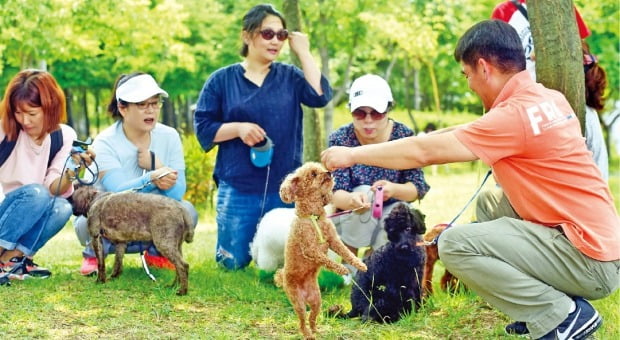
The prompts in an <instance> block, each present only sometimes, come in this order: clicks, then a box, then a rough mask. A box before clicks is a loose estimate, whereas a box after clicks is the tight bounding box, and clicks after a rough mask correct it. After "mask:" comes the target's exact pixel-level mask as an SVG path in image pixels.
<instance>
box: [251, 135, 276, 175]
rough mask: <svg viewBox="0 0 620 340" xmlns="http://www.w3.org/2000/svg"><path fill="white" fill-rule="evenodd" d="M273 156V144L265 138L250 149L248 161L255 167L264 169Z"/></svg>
mask: <svg viewBox="0 0 620 340" xmlns="http://www.w3.org/2000/svg"><path fill="white" fill-rule="evenodd" d="M272 156H273V142H272V141H271V139H270V138H269V137H267V136H265V139H264V140H263V141H262V142H260V143H257V144H255V145H254V146H253V147H252V148H250V160H251V161H252V164H254V166H255V167H258V168H264V167H266V166H267V165H269V164H270V163H271V157H272Z"/></svg>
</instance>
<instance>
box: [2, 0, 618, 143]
mask: <svg viewBox="0 0 620 340" xmlns="http://www.w3.org/2000/svg"><path fill="white" fill-rule="evenodd" d="M499 1H501V0H475V1H474V0H442V1H438V0H434V1H433V0H313V1H309V0H295V1H291V0H279V1H273V2H272V3H273V4H274V5H275V6H276V8H278V9H279V10H281V11H283V12H284V9H285V8H290V7H291V6H295V7H298V10H299V13H300V18H299V20H300V22H299V25H300V26H301V27H302V30H303V31H304V32H305V33H307V34H309V36H310V41H311V47H312V51H313V52H314V53H315V58H316V59H317V61H318V62H319V64H320V65H321V67H322V71H323V73H324V74H325V75H326V76H327V77H328V78H329V79H330V81H331V83H332V86H333V88H334V93H335V96H334V100H333V101H332V102H331V103H330V104H329V105H328V107H326V108H325V109H321V110H319V112H318V117H320V118H321V119H317V120H315V124H317V127H316V131H318V132H317V133H318V134H320V136H313V137H314V138H318V140H319V143H318V145H324V143H325V139H326V136H327V135H328V134H329V133H330V132H331V131H332V130H333V129H334V128H336V127H337V126H333V125H334V123H333V121H334V119H333V115H334V113H335V112H338V111H339V110H343V111H344V104H345V103H346V102H347V93H346V90H347V88H348V87H349V85H350V83H351V81H352V80H353V79H354V78H356V77H358V76H360V75H362V74H364V73H377V74H380V75H382V76H383V77H385V78H386V79H387V80H388V82H389V83H390V84H391V86H392V89H393V92H394V96H395V101H396V105H397V106H396V108H397V109H398V110H404V111H406V112H407V114H408V117H409V119H410V122H408V123H409V124H408V125H410V126H411V127H412V128H414V129H415V130H420V129H422V128H423V127H421V126H418V125H419V123H418V122H417V121H416V113H417V112H420V111H432V112H434V113H435V114H436V115H437V117H438V118H437V120H440V119H441V117H442V116H443V115H449V114H451V113H452V112H463V111H466V112H475V113H480V114H481V113H482V107H481V104H480V101H479V100H478V99H477V97H476V96H475V94H474V93H472V92H471V91H470V90H469V89H468V88H467V84H466V82H465V79H464V78H463V77H461V76H460V67H459V66H458V64H456V62H454V59H453V56H452V53H453V50H454V45H455V43H456V41H457V39H458V37H459V36H460V35H461V34H462V33H463V32H464V31H465V30H466V29H467V28H468V27H469V26H471V25H472V24H473V23H475V22H477V21H480V20H483V19H487V18H489V17H490V14H491V11H492V10H493V7H494V6H495V5H496V4H497V3H498V2H499ZM561 1H570V0H561ZM255 4H257V2H256V1H248V0H74V1H69V0H38V1H27V0H0V89H1V90H2V91H4V87H5V86H6V83H7V81H8V79H10V78H11V77H12V76H13V75H14V74H15V73H16V72H17V71H18V70H19V69H23V68H43V69H47V70H48V71H50V72H51V73H52V74H54V76H55V77H56V78H57V79H58V81H59V82H60V84H61V86H62V87H63V89H64V90H65V91H66V94H67V98H68V104H69V105H68V109H69V123H70V124H71V125H72V126H73V127H74V128H75V129H76V130H77V131H78V134H79V136H80V137H85V136H86V135H95V134H96V133H97V132H98V131H99V130H100V129H101V128H103V127H105V126H107V125H108V124H109V123H110V121H109V118H108V117H107V115H106V114H105V111H106V106H107V102H108V100H109V98H110V96H111V93H110V91H111V87H112V85H113V83H114V80H115V79H116V77H117V76H118V75H119V74H121V73H130V72H133V71H144V72H149V73H152V74H153V75H154V76H155V77H156V79H157V80H158V81H159V82H160V83H161V85H162V86H163V88H164V89H166V90H167V91H168V92H169V93H170V98H169V100H167V101H166V103H165V106H164V109H163V112H162V121H163V122H164V123H165V124H168V125H171V126H174V127H176V128H178V129H179V130H180V131H183V132H185V133H189V134H191V133H192V112H191V106H192V104H193V103H194V102H195V101H196V99H197V97H198V95H199V93H200V90H201V88H202V85H203V84H204V81H205V80H206V79H207V77H208V76H209V74H210V73H211V72H213V71H214V70H216V69H217V68H219V67H222V66H225V65H228V64H231V63H234V62H238V61H240V60H241V57H240V56H239V54H238V50H239V48H240V46H241V45H240V43H241V40H240V29H241V18H242V16H243V14H244V13H245V12H246V11H247V10H248V9H249V8H250V7H252V6H254V5H255ZM574 4H575V6H576V7H577V8H578V9H579V11H580V12H581V14H582V16H583V18H584V20H585V21H586V23H587V25H588V26H589V28H590V29H591V30H592V36H590V37H589V38H587V41H588V42H589V44H590V47H591V49H592V51H593V52H594V54H595V55H597V56H598V57H599V59H600V63H601V64H602V65H603V67H604V68H605V69H606V71H607V73H608V78H609V91H608V97H609V98H610V100H609V106H610V109H611V107H612V106H613V104H612V103H613V101H614V100H617V99H619V98H620V94H619V84H620V67H619V56H620V51H619V46H620V39H619V36H620V32H619V29H620V28H619V24H618V23H619V22H620V10H619V4H618V1H617V0H603V1H596V2H591V1H590V2H586V1H585V0H576V1H574ZM279 61H283V62H292V59H291V53H290V50H289V49H288V46H287V47H285V48H284V50H283V52H282V55H281V57H280V59H279ZM2 93H3V92H2Z"/></svg>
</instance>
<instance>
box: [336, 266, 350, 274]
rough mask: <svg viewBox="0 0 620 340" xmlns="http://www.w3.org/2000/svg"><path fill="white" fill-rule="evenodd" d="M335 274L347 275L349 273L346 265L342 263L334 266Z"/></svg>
mask: <svg viewBox="0 0 620 340" xmlns="http://www.w3.org/2000/svg"><path fill="white" fill-rule="evenodd" d="M334 269H335V270H334V271H335V272H336V274H340V275H347V274H350V272H349V269H347V267H345V266H343V265H338V266H337V267H336V268H334Z"/></svg>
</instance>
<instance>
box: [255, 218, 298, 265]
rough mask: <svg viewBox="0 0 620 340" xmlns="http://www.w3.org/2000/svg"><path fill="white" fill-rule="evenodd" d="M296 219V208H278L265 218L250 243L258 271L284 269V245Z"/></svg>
mask: <svg viewBox="0 0 620 340" xmlns="http://www.w3.org/2000/svg"><path fill="white" fill-rule="evenodd" d="M294 219H295V209H294V208H276V209H273V210H270V211H268V212H267V213H266V214H265V216H263V218H262V219H261V221H260V223H259V224H258V228H257V230H256V235H254V240H252V243H250V255H252V259H254V263H255V265H256V267H257V268H258V269H262V270H265V271H275V270H276V269H278V268H281V267H282V265H283V264H284V245H285V244H286V239H288V234H289V231H290V230H291V223H293V220H294Z"/></svg>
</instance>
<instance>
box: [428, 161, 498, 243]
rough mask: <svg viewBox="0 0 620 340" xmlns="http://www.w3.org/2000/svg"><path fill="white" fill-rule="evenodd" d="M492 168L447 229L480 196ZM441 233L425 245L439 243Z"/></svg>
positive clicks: (448, 226)
mask: <svg viewBox="0 0 620 340" xmlns="http://www.w3.org/2000/svg"><path fill="white" fill-rule="evenodd" d="M491 173H492V170H490V169H489V171H488V172H487V174H486V175H485V176H484V179H483V180H482V183H480V186H479V187H478V189H476V192H474V194H473V195H472V196H471V198H470V199H469V201H467V203H465V206H463V209H461V211H459V213H458V214H456V216H454V218H453V219H452V221H450V223H448V225H447V226H446V229H448V228H450V227H452V225H453V224H454V222H456V220H457V219H458V218H459V217H461V215H462V214H463V212H465V209H467V207H468V206H469V205H470V204H471V202H473V201H474V199H475V198H476V197H477V196H478V194H479V193H480V190H482V187H483V186H484V183H486V181H487V179H489V177H490V176H491ZM446 229H444V230H443V231H442V232H441V233H443V232H444V231H446ZM441 233H439V234H438V235H437V236H436V237H435V238H434V239H433V240H432V241H430V242H427V243H425V245H427V246H434V245H436V244H437V241H438V240H439V236H441Z"/></svg>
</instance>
